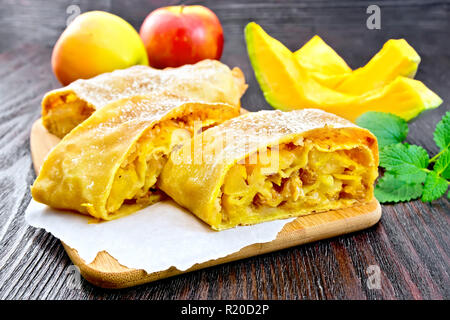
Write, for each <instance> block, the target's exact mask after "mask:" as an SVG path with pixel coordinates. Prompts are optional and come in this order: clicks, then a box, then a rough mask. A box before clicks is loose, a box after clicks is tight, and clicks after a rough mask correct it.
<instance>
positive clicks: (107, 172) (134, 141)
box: [31, 95, 239, 220]
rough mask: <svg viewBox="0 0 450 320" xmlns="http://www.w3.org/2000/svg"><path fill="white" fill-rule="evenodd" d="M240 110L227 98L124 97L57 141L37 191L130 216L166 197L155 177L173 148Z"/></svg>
mask: <svg viewBox="0 0 450 320" xmlns="http://www.w3.org/2000/svg"><path fill="white" fill-rule="evenodd" d="M238 114H239V110H238V109H236V108H235V107H234V106H231V105H228V104H223V103H199V102H192V101H190V100H187V99H181V98H179V97H174V96H167V95H163V96H158V97H156V96H151V97H147V96H134V97H132V98H126V99H122V100H118V101H116V102H113V103H111V104H109V105H107V106H105V107H103V108H101V109H99V110H97V111H96V112H94V113H93V114H92V116H90V117H89V118H88V119H87V120H85V121H84V122H83V123H81V124H80V125H79V126H77V127H76V128H75V129H73V130H72V131H71V132H70V133H69V134H68V135H66V136H65V137H64V138H63V140H62V141H61V142H60V143H59V144H58V145H56V146H55V148H54V149H53V150H52V151H51V152H50V153H49V155H48V156H47V158H46V160H45V162H44V164H43V165H42V168H41V170H40V173H39V176H38V177H37V179H36V181H35V182H34V184H33V186H32V189H31V193H32V196H33V198H34V199H35V200H36V201H38V202H41V203H44V204H47V205H49V206H51V207H54V208H58V209H68V210H75V211H78V212H80V213H83V214H89V215H91V216H93V217H95V218H99V219H103V220H111V219H115V218H118V217H121V216H124V215H127V214H129V213H132V212H134V211H136V210H139V209H141V208H143V207H145V206H148V205H150V204H152V203H154V202H156V201H158V200H159V199H160V197H161V192H160V191H159V190H158V189H157V188H156V186H155V183H156V180H157V178H158V176H159V174H160V172H161V170H162V168H163V166H164V164H165V162H166V161H167V158H168V155H169V153H170V152H171V150H172V148H174V147H175V146H178V145H180V144H182V143H183V142H184V141H186V140H189V139H190V138H191V136H193V135H194V134H195V133H196V132H201V131H202V130H205V129H207V128H209V127H211V126H214V125H217V124H219V123H221V122H223V121H225V120H227V119H229V118H232V117H235V116H237V115H238Z"/></svg>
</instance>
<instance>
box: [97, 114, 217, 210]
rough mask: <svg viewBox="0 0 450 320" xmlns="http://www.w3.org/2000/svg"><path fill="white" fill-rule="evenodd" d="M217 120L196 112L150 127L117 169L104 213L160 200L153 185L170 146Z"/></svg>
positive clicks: (187, 138)
mask: <svg viewBox="0 0 450 320" xmlns="http://www.w3.org/2000/svg"><path fill="white" fill-rule="evenodd" d="M220 119H221V118H220V117H219V115H216V116H214V115H211V114H206V113H203V112H197V113H196V114H193V113H190V114H189V115H185V116H183V117H182V118H173V119H169V120H164V121H161V122H160V123H158V124H156V125H155V126H153V127H152V128H151V129H150V130H149V131H148V132H147V133H145V134H144V135H143V136H142V137H141V138H140V139H139V141H138V143H136V144H135V145H134V146H133V149H132V150H130V152H129V154H128V156H127V158H126V160H125V161H124V162H123V163H122V164H121V165H120V167H119V169H118V170H117V172H116V174H115V176H114V180H113V183H112V187H111V191H110V194H109V197H108V200H107V203H106V210H107V212H108V214H112V213H113V215H115V216H122V215H125V214H128V213H130V212H133V211H136V210H138V209H140V208H142V207H145V206H148V205H150V204H152V203H155V202H157V201H158V200H160V199H161V197H162V196H163V193H162V192H161V191H160V190H158V189H157V188H156V186H155V184H156V181H157V179H158V177H159V175H160V173H161V171H162V168H163V167H164V165H165V163H166V162H167V159H168V156H169V154H170V152H171V151H172V149H173V148H174V147H176V146H179V145H181V144H182V143H183V142H184V141H186V140H189V139H190V138H191V137H192V136H193V135H194V133H195V134H197V133H201V131H202V130H204V129H205V127H209V126H213V125H216V124H218V123H220V122H222V120H220ZM194 123H195V124H194ZM197 129H198V130H197ZM194 131H199V132H194Z"/></svg>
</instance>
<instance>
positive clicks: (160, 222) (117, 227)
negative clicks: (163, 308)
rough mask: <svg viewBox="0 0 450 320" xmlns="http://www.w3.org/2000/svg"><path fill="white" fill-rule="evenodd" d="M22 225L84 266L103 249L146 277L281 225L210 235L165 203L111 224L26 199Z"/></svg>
mask: <svg viewBox="0 0 450 320" xmlns="http://www.w3.org/2000/svg"><path fill="white" fill-rule="evenodd" d="M25 219H26V221H27V222H28V223H29V224H30V225H31V226H34V227H36V228H43V229H45V230H47V231H48V232H50V233H52V234H53V235H54V236H55V237H57V238H59V239H61V240H62V241H63V242H64V243H65V244H67V245H68V246H70V247H71V248H74V249H76V250H77V251H78V254H79V256H80V257H81V258H82V259H83V260H84V261H85V262H86V263H90V262H92V261H93V260H94V258H95V257H96V256H97V253H98V252H101V251H103V250H105V251H107V252H108V253H109V254H110V255H111V256H113V257H114V258H116V259H117V260H118V261H119V263H120V264H122V265H124V266H126V267H128V268H134V269H143V270H145V271H147V272H148V273H152V272H157V271H163V270H167V269H168V268H170V267H172V266H173V267H176V268H177V269H178V270H181V271H183V270H187V269H189V268H190V267H191V266H193V265H194V264H196V263H201V262H206V261H209V260H211V259H217V258H221V257H224V256H227V255H229V254H231V253H233V252H237V251H239V250H240V249H242V248H243V247H246V246H248V245H251V244H254V243H264V242H270V241H272V240H274V239H275V238H276V236H277V234H278V232H280V231H281V229H283V226H284V225H285V224H286V223H289V222H291V221H292V220H294V218H292V219H285V220H276V221H272V222H266V223H261V224H257V225H253V226H245V227H237V228H233V229H229V230H224V231H220V232H217V231H213V230H211V229H210V228H209V227H208V226H207V225H206V224H205V223H203V222H201V221H200V220H199V219H197V218H196V217H195V216H193V215H192V214H191V213H189V212H188V211H186V210H184V209H183V208H181V207H179V206H178V205H176V204H175V203H174V202H173V201H171V200H167V201H163V202H159V203H156V204H154V205H152V206H150V207H147V208H145V209H143V210H140V211H139V212H136V213H134V214H132V215H129V216H127V217H124V218H120V219H117V220H113V221H108V222H101V223H88V221H89V220H90V218H89V217H87V216H83V215H80V214H76V213H69V212H63V211H58V210H55V209H52V208H49V207H47V206H46V205H43V204H40V203H37V202H35V201H34V200H31V202H30V204H29V206H28V208H27V210H26V212H25Z"/></svg>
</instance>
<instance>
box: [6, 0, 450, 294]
mask: <svg viewBox="0 0 450 320" xmlns="http://www.w3.org/2000/svg"><path fill="white" fill-rule="evenodd" d="M178 2H179V1H171V3H174V4H175V3H178ZM73 3H74V1H71V0H62V1H58V3H56V2H50V1H46V0H34V1H20V2H17V1H12V0H5V1H3V2H2V3H1V5H0V6H1V7H0V76H1V78H2V81H0V197H1V199H2V202H0V299H4V298H10V299H11V298H16V299H199V298H202V299H212V298H215V299H240V298H243V299H247V298H249V299H264V298H266V299H267V298H269V299H281V298H287V299H352V298H353V299H383V298H385V299H413V298H418V299H420V298H423V299H431V298H443V299H450V276H449V273H450V271H449V270H450V259H449V256H450V232H449V230H450V218H449V212H450V210H449V201H448V200H447V199H445V198H443V199H440V200H437V201H434V202H432V203H431V204H424V203H422V202H420V201H412V202H408V203H404V204H396V205H383V217H382V219H381V222H380V223H379V224H378V225H376V226H375V227H372V228H370V229H368V230H366V231H362V232H358V233H356V234H351V235H347V236H341V237H338V238H335V239H332V240H324V241H320V242H318V243H314V244H306V245H303V246H300V247H294V248H290V249H286V250H282V251H277V252H274V253H268V254H265V255H261V256H257V257H253V258H249V259H245V260H241V261H236V262H231V263H228V264H226V265H220V266H216V267H212V268H208V269H206V270H200V271H195V272H192V273H189V274H186V275H182V276H176V277H174V278H170V279H166V280H162V281H158V282H154V283H151V284H147V285H143V286H139V287H135V288H129V289H121V290H116V291H111V290H104V289H100V288H97V287H94V286H92V285H91V284H89V283H88V282H87V281H82V283H81V286H80V287H79V288H71V287H69V286H68V283H69V282H70V280H71V274H70V273H69V272H68V270H69V267H70V266H71V261H70V259H69V258H68V257H67V255H66V254H65V252H64V249H63V247H62V245H61V244H60V242H59V241H58V240H57V239H55V238H54V237H52V236H51V235H49V234H47V233H45V232H44V231H42V230H34V229H32V228H29V227H27V226H26V225H25V223H24V220H23V212H24V210H25V208H26V206H27V205H28V203H29V201H30V195H29V192H28V188H29V186H30V185H31V183H32V182H33V180H34V178H35V175H34V172H33V168H32V164H31V157H30V152H29V140H28V139H29V138H28V137H29V132H30V129H31V125H32V123H33V121H34V120H36V119H37V118H38V117H39V114H40V109H39V103H40V100H41V98H42V96H43V95H44V93H45V92H46V91H48V90H50V89H52V88H56V87H58V86H59V85H58V83H57V82H56V80H55V78H54V76H53V75H52V73H51V66H50V56H51V46H52V45H53V44H54V42H55V41H56V39H57V37H58V34H59V33H60V32H61V31H62V30H63V29H64V27H65V20H66V18H67V16H68V15H67V14H66V11H65V10H66V8H67V6H68V5H70V4H73ZM77 3H80V8H81V9H82V11H85V10H88V9H106V10H108V11H111V12H113V13H116V14H119V15H120V16H122V17H124V18H125V19H127V20H128V21H130V22H131V23H132V24H133V25H134V27H135V28H139V25H140V23H141V21H142V19H143V18H144V17H145V15H146V14H147V12H149V11H150V10H152V9H154V8H156V7H159V6H161V5H163V4H162V1H144V0H143V1H138V0H130V1H113V0H105V1H103V0H101V1H95V2H93V1H89V2H88V1H77ZM196 3H203V4H205V5H207V6H208V7H210V8H212V9H213V10H214V11H215V12H216V13H217V15H218V16H219V18H220V20H221V22H222V25H223V28H224V31H225V38H226V39H225V49H224V54H223V57H222V61H223V62H225V63H227V64H229V65H238V66H239V67H241V69H242V70H243V71H244V73H245V75H246V78H247V80H248V83H249V85H250V87H249V90H248V92H247V93H246V94H245V96H244V98H243V105H244V106H246V107H248V108H249V109H250V110H252V111H255V110H259V109H269V108H270V107H269V106H268V104H267V103H266V102H265V100H264V98H263V96H262V93H261V91H260V89H259V86H258V84H257V83H256V80H255V78H254V75H253V71H252V69H251V67H250V64H249V61H248V57H247V53H246V50H245V42H244V37H243V33H242V30H243V27H244V26H245V24H246V23H247V22H249V21H252V20H255V21H257V22H258V23H260V24H262V25H263V27H264V28H266V29H267V30H268V31H269V32H270V33H272V34H273V35H274V36H276V37H278V38H279V39H280V40H281V41H283V42H284V43H285V44H286V45H287V46H288V47H289V48H291V49H296V48H298V47H299V46H300V44H301V43H303V42H305V41H306V40H308V39H309V38H310V37H311V36H313V35H314V34H319V35H320V36H321V37H323V38H324V39H325V41H327V42H328V43H329V44H330V45H332V46H333V48H335V49H336V50H337V51H338V53H339V54H341V55H342V56H343V57H344V58H345V59H346V60H347V61H348V62H349V64H350V65H351V66H352V67H353V68H356V67H359V66H361V65H362V64H364V63H365V62H366V61H367V60H368V59H369V58H370V56H371V55H373V54H374V53H375V52H376V51H377V50H378V49H379V48H380V47H381V46H382V44H383V43H384V41H386V40H387V39H389V38H401V37H404V38H405V39H406V40H407V41H408V42H409V43H411V45H412V46H413V47H414V48H415V49H416V50H417V52H418V53H419V54H420V55H421V57H422V62H421V64H420V67H419V72H418V74H417V76H416V78H417V79H419V80H421V81H423V82H424V83H425V84H426V85H427V86H429V87H430V88H431V89H432V90H435V91H436V92H437V93H438V94H439V95H440V96H441V97H442V98H443V100H444V104H443V105H442V106H441V107H440V108H439V109H437V110H432V111H429V112H425V113H424V114H422V115H420V116H419V117H418V118H416V119H414V120H413V121H412V122H411V123H410V125H409V127H410V133H409V135H408V138H407V141H408V142H410V143H414V144H419V145H421V146H423V147H425V148H426V149H427V150H428V151H429V153H430V155H433V154H435V153H436V152H437V147H436V146H435V144H434V142H433V139H432V132H433V129H434V126H435V124H436V123H437V122H438V121H439V119H440V118H441V117H442V115H443V114H444V113H445V112H446V111H448V110H449V104H448V102H449V101H450V90H448V84H449V83H450V73H449V71H448V70H450V56H449V52H450V42H449V41H447V39H448V38H449V37H450V28H449V21H450V19H449V17H450V6H449V4H448V2H446V1H420V0H406V1H397V0H392V1H379V2H377V4H379V5H380V7H381V10H382V23H381V30H368V29H366V27H365V21H366V18H367V14H366V13H365V9H366V8H367V6H368V5H369V4H373V1H369V0H368V1H356V0H344V1H325V0H324V1H315V0H309V1H304V0H302V1H283V2H281V1H277V2H272V3H269V2H266V1H257V0H252V1H246V2H242V1H235V0H226V1H196ZM87 5H90V7H87ZM85 6H86V7H85ZM371 264H374V265H378V266H379V267H380V270H381V273H382V281H381V289H369V288H368V287H367V285H366V281H367V279H368V275H367V273H366V270H367V267H368V266H369V265H371Z"/></svg>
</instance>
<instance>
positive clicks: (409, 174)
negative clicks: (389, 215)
mask: <svg viewBox="0 0 450 320" xmlns="http://www.w3.org/2000/svg"><path fill="white" fill-rule="evenodd" d="M356 123H357V124H358V125H359V126H360V127H363V128H366V129H368V130H370V131H371V132H372V133H373V134H374V135H375V136H376V137H377V140H378V145H379V152H380V167H383V168H384V169H385V173H384V176H383V177H382V178H380V179H379V181H378V183H377V185H376V187H375V197H376V198H377V199H378V200H379V201H380V202H399V201H409V200H413V199H418V198H420V199H421V200H422V201H424V202H431V201H433V200H436V199H439V198H440V197H442V196H443V195H444V194H445V192H446V191H447V189H448V186H449V184H450V182H449V181H448V179H449V178H450V111H449V112H447V113H446V114H445V115H444V117H443V118H442V119H441V121H439V123H438V124H437V125H436V130H435V131H434V141H435V142H436V145H437V146H438V147H439V148H440V152H439V153H438V154H437V155H435V156H434V157H433V158H431V159H430V157H429V155H428V153H427V151H426V150H425V149H424V148H422V147H421V146H417V145H410V144H408V143H404V140H405V139H406V136H407V134H408V125H407V123H406V121H404V120H403V119H401V118H400V117H398V116H396V115H394V114H390V113H384V112H366V113H364V114H363V115H361V116H360V117H359V118H358V119H357V120H356ZM448 197H449V198H450V193H448Z"/></svg>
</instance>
